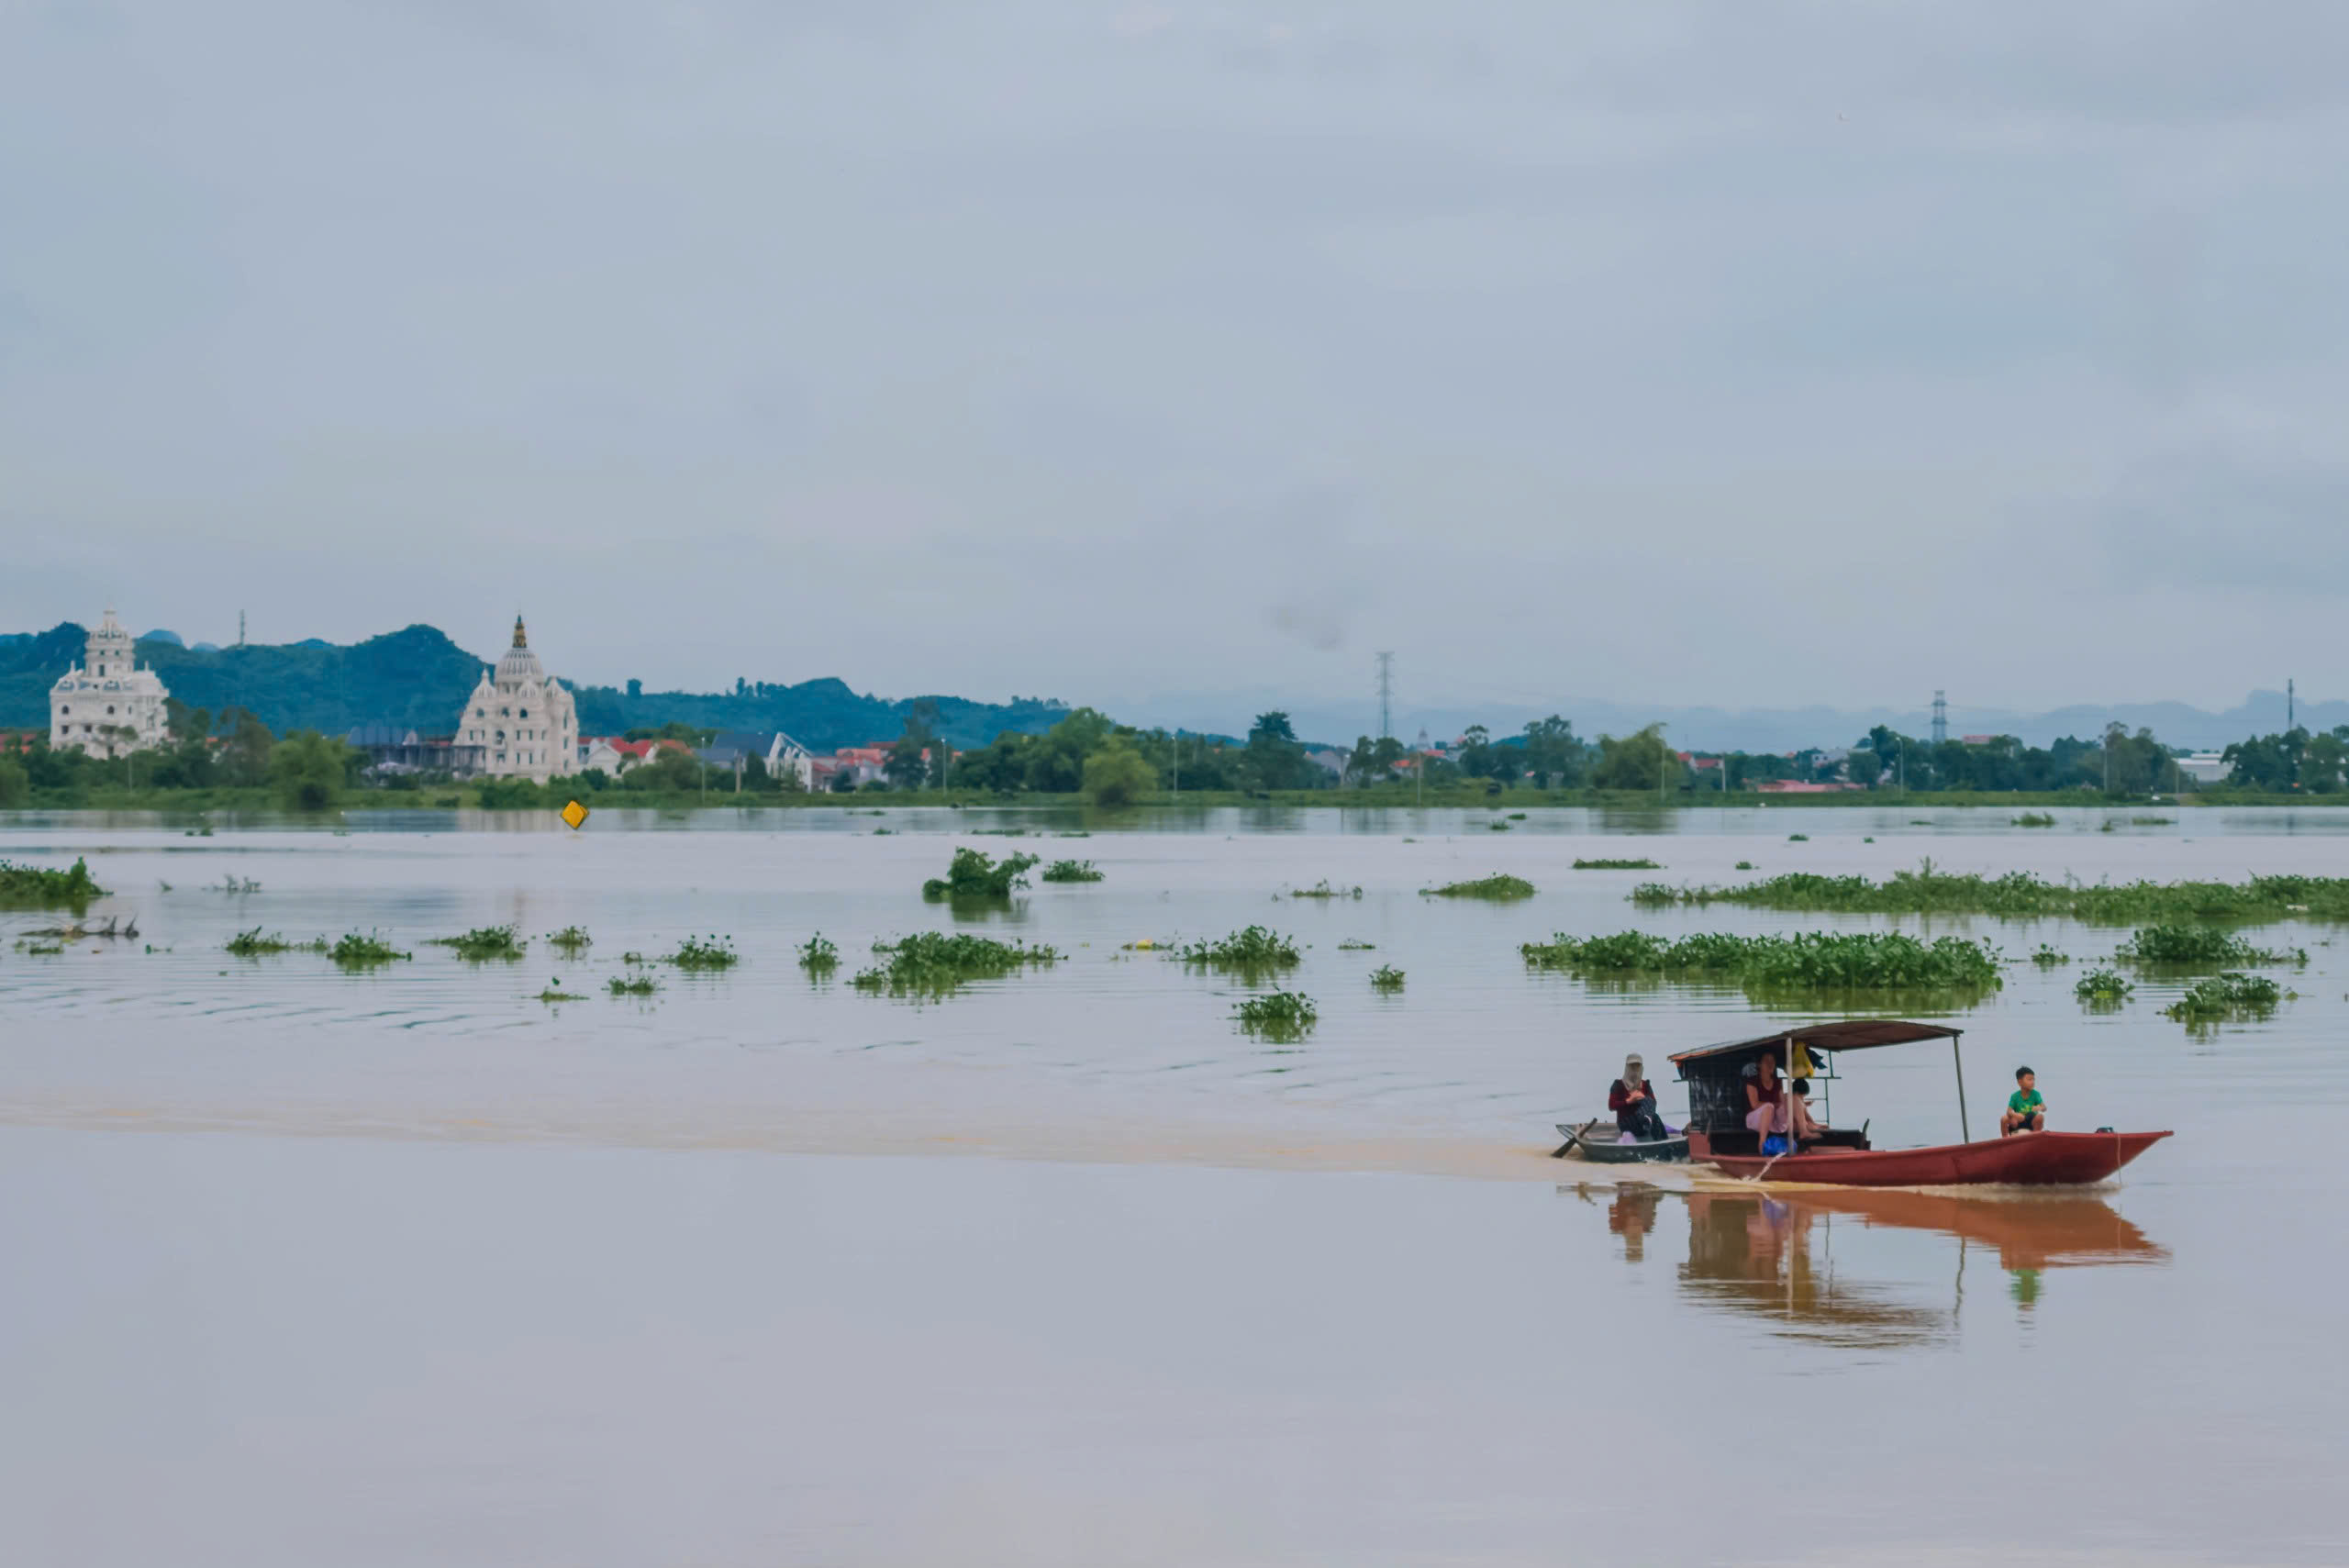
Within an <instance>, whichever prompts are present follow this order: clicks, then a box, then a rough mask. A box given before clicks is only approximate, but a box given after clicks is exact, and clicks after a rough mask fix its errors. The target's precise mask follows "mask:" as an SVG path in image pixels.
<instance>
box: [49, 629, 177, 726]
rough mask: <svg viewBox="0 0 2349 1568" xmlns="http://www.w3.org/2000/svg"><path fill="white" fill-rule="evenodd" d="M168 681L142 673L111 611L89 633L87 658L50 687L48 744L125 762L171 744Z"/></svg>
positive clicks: (125, 634)
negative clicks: (165, 708) (134, 754)
mask: <svg viewBox="0 0 2349 1568" xmlns="http://www.w3.org/2000/svg"><path fill="white" fill-rule="evenodd" d="M170 695H172V694H171V693H170V692H169V691H167V690H165V689H164V686H163V678H162V677H161V675H158V674H157V673H155V672H154V671H152V670H142V669H140V668H139V662H138V659H137V657H136V656H135V654H134V652H133V651H132V646H131V639H130V633H128V632H127V631H125V630H123V629H122V623H121V622H120V621H118V620H117V619H115V618H114V611H113V610H111V609H109V610H107V611H106V619H105V620H103V621H100V622H99V623H98V629H97V630H95V631H94V632H92V633H90V644H89V649H88V656H87V657H86V658H85V659H84V660H83V662H82V663H80V664H78V665H75V666H73V667H72V668H71V669H69V670H67V671H66V672H65V673H63V674H62V675H60V676H59V677H58V678H57V684H55V685H53V686H51V687H50V688H49V744H50V749H51V750H53V751H66V750H68V749H69V748H70V749H71V750H73V751H87V752H89V753H90V755H92V756H94V757H122V756H128V754H130V753H131V752H133V751H146V750H148V749H149V748H150V747H155V746H161V745H165V744H167V743H168V742H169V741H170V740H171V726H170V724H169V722H168V721H167V720H166V718H165V717H164V714H163V702H164V699H165V698H167V697H169V696H170Z"/></svg>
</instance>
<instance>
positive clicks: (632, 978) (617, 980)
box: [604, 974, 661, 996]
mask: <svg viewBox="0 0 2349 1568" xmlns="http://www.w3.org/2000/svg"><path fill="white" fill-rule="evenodd" d="M604 989H605V990H607V991H608V992H610V993H611V994H612V995H615V996H650V995H652V994H653V993H654V992H655V991H658V990H660V989H661V985H660V983H659V982H658V981H656V980H654V979H653V978H652V976H651V975H650V974H615V975H613V976H612V977H611V978H610V979H609V980H607V981H606V982H604Z"/></svg>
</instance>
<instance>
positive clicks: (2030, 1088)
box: [1998, 1067, 2047, 1138]
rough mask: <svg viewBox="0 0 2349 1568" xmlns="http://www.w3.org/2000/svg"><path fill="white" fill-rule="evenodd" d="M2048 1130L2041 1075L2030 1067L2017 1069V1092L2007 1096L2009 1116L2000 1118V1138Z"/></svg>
mask: <svg viewBox="0 0 2349 1568" xmlns="http://www.w3.org/2000/svg"><path fill="white" fill-rule="evenodd" d="M2046 1130H2047V1102H2046V1101H2045V1100H2043V1099H2041V1098H2040V1097H2039V1074H2038V1073H2033V1072H2032V1070H2031V1069H2030V1068H2028V1067H2018V1068H2016V1069H2015V1092H2014V1093H2013V1094H2011V1095H2008V1096H2007V1114H2006V1115H2004V1116H2002V1117H2000V1118H1998V1136H1999V1137H2001V1138H2007V1137H2010V1136H2012V1135H2013V1134H2015V1133H2018V1132H2045V1131H2046Z"/></svg>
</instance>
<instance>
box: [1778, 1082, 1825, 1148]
mask: <svg viewBox="0 0 2349 1568" xmlns="http://www.w3.org/2000/svg"><path fill="white" fill-rule="evenodd" d="M1794 1088H1795V1096H1794V1098H1793V1099H1791V1100H1789V1101H1787V1119H1788V1120H1790V1121H1791V1122H1793V1123H1794V1129H1795V1141H1796V1142H1797V1143H1810V1142H1814V1141H1816V1140H1818V1138H1819V1136H1820V1134H1821V1133H1823V1132H1825V1131H1826V1130H1827V1124H1826V1123H1825V1122H1823V1121H1821V1120H1820V1119H1819V1118H1817V1117H1815V1116H1813V1115H1811V1112H1810V1080H1809V1079H1808V1078H1798V1079H1796V1080H1795V1081H1794Z"/></svg>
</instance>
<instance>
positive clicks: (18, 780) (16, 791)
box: [0, 757, 33, 810]
mask: <svg viewBox="0 0 2349 1568" xmlns="http://www.w3.org/2000/svg"><path fill="white" fill-rule="evenodd" d="M32 797H33V776H32V774H31V773H28V772H26V771H25V765H24V763H22V762H18V761H17V759H16V758H14V757H0V810H7V809H10V808H12V807H15V806H23V805H25V804H26V803H28V801H30V800H31V799H32Z"/></svg>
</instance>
